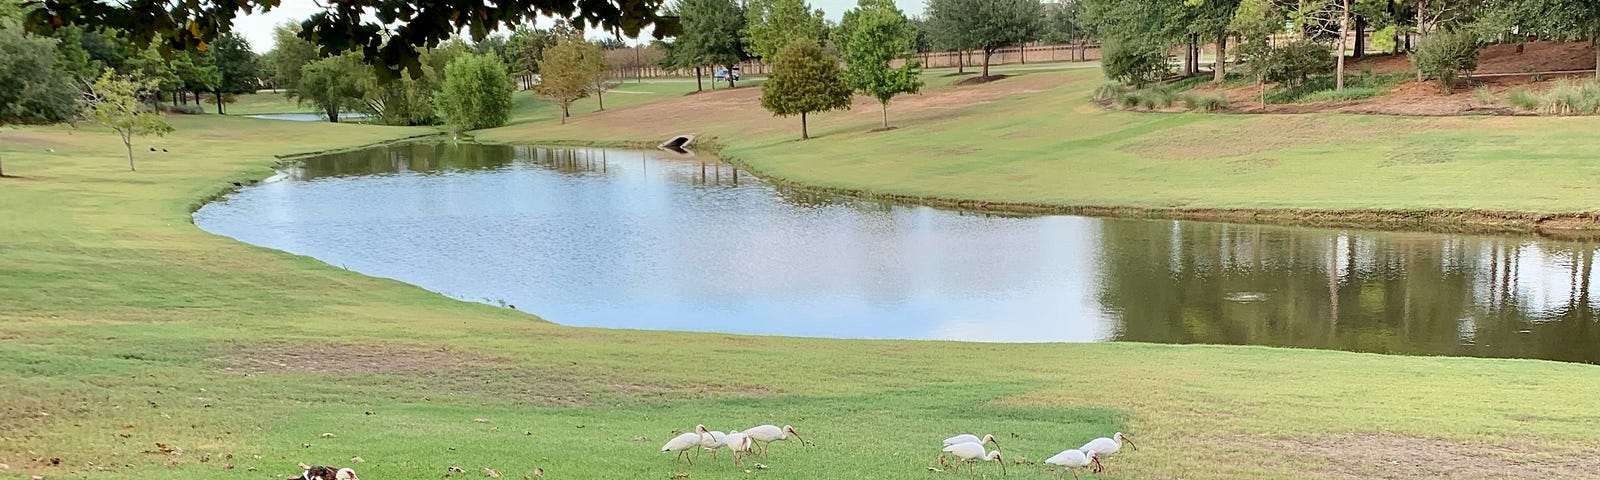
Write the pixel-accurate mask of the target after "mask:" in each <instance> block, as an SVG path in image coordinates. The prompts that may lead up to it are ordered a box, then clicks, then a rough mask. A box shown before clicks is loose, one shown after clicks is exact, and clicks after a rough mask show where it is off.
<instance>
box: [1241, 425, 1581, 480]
mask: <svg viewBox="0 0 1600 480" xmlns="http://www.w3.org/2000/svg"><path fill="white" fill-rule="evenodd" d="M1225 442H1226V443H1227V444H1234V445H1244V446H1247V447H1250V448H1254V449H1261V450H1271V451H1276V452H1282V453H1283V454H1286V455H1289V456H1291V457H1300V458H1304V459H1307V460H1312V461H1313V463H1315V464H1317V465H1318V467H1319V468H1318V469H1317V472H1316V473H1315V474H1313V475H1309V476H1310V477H1315V478H1332V479H1374V478H1376V479H1413V478H1451V479H1456V480H1475V479H1504V478H1529V479H1533V478H1600V462H1595V461H1594V460H1593V459H1595V458H1600V450H1594V449H1589V450H1586V451H1565V452H1563V451H1559V450H1552V449H1549V448H1546V446H1545V445H1540V444H1536V443H1534V442H1533V441H1523V442H1517V441H1511V442H1504V443H1476V442H1455V441H1450V440H1442V439H1431V438H1418V437H1412V436H1405V435H1395V434H1362V435H1353V434H1338V435H1323V436H1318V437H1249V436H1234V438H1230V439H1227V440H1226V441H1225Z"/></svg>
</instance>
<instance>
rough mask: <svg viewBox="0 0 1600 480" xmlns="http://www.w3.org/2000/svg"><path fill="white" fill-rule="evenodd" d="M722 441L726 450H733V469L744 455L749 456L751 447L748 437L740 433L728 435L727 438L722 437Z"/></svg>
mask: <svg viewBox="0 0 1600 480" xmlns="http://www.w3.org/2000/svg"><path fill="white" fill-rule="evenodd" d="M724 441H725V443H726V445H727V446H728V449H729V450H733V466H735V467H737V466H739V463H740V462H741V461H742V460H741V459H742V458H744V456H745V455H748V454H750V447H751V446H752V445H753V443H752V442H751V441H750V436H749V435H745V434H744V433H740V432H733V433H729V434H728V435H727V437H724Z"/></svg>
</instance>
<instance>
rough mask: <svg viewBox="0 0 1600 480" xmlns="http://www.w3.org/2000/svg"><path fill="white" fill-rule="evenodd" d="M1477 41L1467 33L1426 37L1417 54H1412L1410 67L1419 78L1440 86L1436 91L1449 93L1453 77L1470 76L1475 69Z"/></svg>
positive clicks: (1459, 32)
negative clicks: (1419, 73)
mask: <svg viewBox="0 0 1600 480" xmlns="http://www.w3.org/2000/svg"><path fill="white" fill-rule="evenodd" d="M1480 46H1481V44H1480V43H1479V42H1478V37H1477V36H1476V35H1473V34H1471V33H1469V32H1466V31H1459V30H1458V31H1444V32H1439V33H1436V34H1433V35H1430V36H1428V37H1427V38H1425V39H1423V41H1422V44H1421V45H1419V46H1417V51H1415V52H1411V64H1412V65H1414V66H1416V67H1417V71H1419V72H1422V76H1424V77H1427V78H1431V79H1434V80H1435V81H1437V82H1439V89H1440V90H1442V91H1444V92H1445V93H1450V90H1451V88H1453V87H1455V83H1456V77H1459V76H1461V74H1463V73H1466V74H1471V73H1472V71H1473V70H1476V69H1477V68H1478V48H1479V47H1480Z"/></svg>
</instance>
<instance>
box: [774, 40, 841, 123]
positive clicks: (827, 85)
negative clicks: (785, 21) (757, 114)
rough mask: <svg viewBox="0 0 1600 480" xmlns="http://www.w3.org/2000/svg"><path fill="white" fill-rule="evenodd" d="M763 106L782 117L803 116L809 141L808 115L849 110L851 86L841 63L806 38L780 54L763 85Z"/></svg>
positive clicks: (801, 117)
mask: <svg viewBox="0 0 1600 480" xmlns="http://www.w3.org/2000/svg"><path fill="white" fill-rule="evenodd" d="M761 107H762V108H765V109H767V110H768V111H770V112H772V114H773V115H776V116H779V117H787V116H791V115H799V116H800V139H801V140H806V139H810V138H811V135H810V132H808V131H807V130H806V115H807V114H810V113H816V112H826V111H830V110H848V109H849V108H850V87H849V86H846V85H845V84H844V79H843V78H841V77H840V72H839V61H838V60H837V59H835V58H833V57H832V56H830V55H828V54H827V53H826V52H824V51H822V47H819V46H817V45H816V43H814V42H812V41H810V40H809V39H805V38H797V39H795V41H794V43H791V44H789V46H788V47H787V48H784V49H783V50H781V51H779V52H778V55H777V59H776V61H775V62H773V64H772V75H771V76H769V77H767V83H764V84H762V85H761Z"/></svg>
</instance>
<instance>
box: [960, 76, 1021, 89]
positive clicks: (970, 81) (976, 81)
mask: <svg viewBox="0 0 1600 480" xmlns="http://www.w3.org/2000/svg"><path fill="white" fill-rule="evenodd" d="M1008 77H1010V75H1006V74H994V75H990V76H987V77H972V78H966V79H962V80H961V81H958V82H956V83H955V86H958V87H964V86H967V85H982V84H985V83H989V82H998V81H1001V80H1005V79H1006V78H1008Z"/></svg>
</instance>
